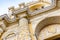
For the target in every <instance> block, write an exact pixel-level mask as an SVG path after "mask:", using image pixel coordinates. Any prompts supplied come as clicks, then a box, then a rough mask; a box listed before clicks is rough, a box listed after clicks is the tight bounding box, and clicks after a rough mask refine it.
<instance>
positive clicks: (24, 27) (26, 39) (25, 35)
mask: <svg viewBox="0 0 60 40" xmlns="http://www.w3.org/2000/svg"><path fill="white" fill-rule="evenodd" d="M19 39H20V40H31V37H30V32H29V24H28V20H27V19H26V18H21V19H20V20H19V37H18V40H19Z"/></svg>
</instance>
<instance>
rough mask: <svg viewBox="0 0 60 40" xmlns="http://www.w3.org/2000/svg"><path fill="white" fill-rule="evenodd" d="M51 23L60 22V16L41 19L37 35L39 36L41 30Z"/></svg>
mask: <svg viewBox="0 0 60 40" xmlns="http://www.w3.org/2000/svg"><path fill="white" fill-rule="evenodd" d="M51 24H60V16H53V17H47V18H45V19H43V20H42V21H40V22H39V23H38V25H37V27H36V29H35V34H36V37H37V38H38V35H39V33H40V31H41V30H42V29H43V28H45V26H47V25H51Z"/></svg>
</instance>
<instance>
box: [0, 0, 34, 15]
mask: <svg viewBox="0 0 60 40" xmlns="http://www.w3.org/2000/svg"><path fill="white" fill-rule="evenodd" d="M30 1H34V0H0V15H3V14H6V13H7V12H8V7H11V6H15V7H17V6H18V4H20V3H23V2H25V3H27V2H30Z"/></svg>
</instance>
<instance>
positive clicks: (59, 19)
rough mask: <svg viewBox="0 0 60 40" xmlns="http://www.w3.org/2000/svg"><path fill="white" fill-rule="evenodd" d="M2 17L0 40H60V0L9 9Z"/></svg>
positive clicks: (39, 0)
mask: <svg viewBox="0 0 60 40" xmlns="http://www.w3.org/2000/svg"><path fill="white" fill-rule="evenodd" d="M8 9H9V14H8V15H7V14H4V15H1V16H0V40H60V0H38V1H33V2H29V3H27V4H25V3H21V4H19V8H14V7H13V6H12V7H10V8H8Z"/></svg>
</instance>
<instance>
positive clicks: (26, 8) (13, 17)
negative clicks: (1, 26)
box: [0, 0, 57, 23]
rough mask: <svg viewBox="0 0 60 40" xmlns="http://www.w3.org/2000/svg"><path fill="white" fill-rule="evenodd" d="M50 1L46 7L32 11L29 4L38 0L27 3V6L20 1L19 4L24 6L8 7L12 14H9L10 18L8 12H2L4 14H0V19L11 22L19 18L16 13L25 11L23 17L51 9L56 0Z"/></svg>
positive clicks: (54, 5)
mask: <svg viewBox="0 0 60 40" xmlns="http://www.w3.org/2000/svg"><path fill="white" fill-rule="evenodd" d="M52 1H53V2H52V4H51V5H50V6H48V7H46V8H43V9H40V10H36V11H34V12H29V6H31V5H33V4H35V3H38V2H34V3H32V4H29V5H28V6H27V5H24V4H23V3H22V4H21V5H23V6H24V7H23V8H21V6H20V5H19V7H20V8H18V9H17V10H16V8H14V7H11V8H9V10H10V11H11V12H12V14H11V15H10V16H11V17H12V18H11V17H9V16H8V15H9V14H8V15H7V14H4V15H1V16H0V20H5V21H6V22H7V23H13V22H16V21H17V20H18V19H19V17H17V15H18V14H22V15H23V12H26V13H25V14H26V15H25V16H23V17H27V16H34V15H37V14H40V13H42V12H45V11H48V10H51V9H53V8H55V7H56V1H57V0H52ZM39 2H40V1H39ZM28 19H29V17H28Z"/></svg>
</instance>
